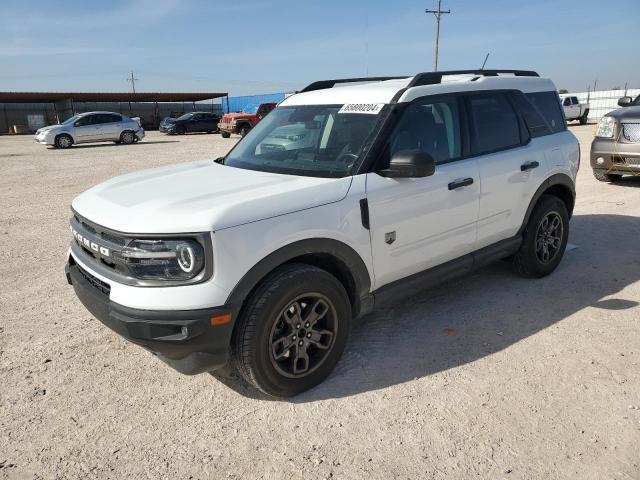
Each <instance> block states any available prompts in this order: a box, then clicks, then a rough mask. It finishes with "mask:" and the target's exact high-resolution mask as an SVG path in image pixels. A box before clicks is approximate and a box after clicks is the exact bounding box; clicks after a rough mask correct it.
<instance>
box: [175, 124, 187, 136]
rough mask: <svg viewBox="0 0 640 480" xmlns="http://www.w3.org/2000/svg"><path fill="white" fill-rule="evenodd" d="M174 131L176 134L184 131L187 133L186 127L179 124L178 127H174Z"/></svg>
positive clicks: (181, 133)
mask: <svg viewBox="0 0 640 480" xmlns="http://www.w3.org/2000/svg"><path fill="white" fill-rule="evenodd" d="M176 133H177V134H178V135H184V134H185V133H187V129H186V128H184V127H182V126H180V127H178V128H176Z"/></svg>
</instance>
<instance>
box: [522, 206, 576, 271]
mask: <svg viewBox="0 0 640 480" xmlns="http://www.w3.org/2000/svg"><path fill="white" fill-rule="evenodd" d="M554 225H558V227H557V228H555V229H554ZM568 238H569V214H568V212H567V207H566V205H565V204H564V202H563V201H562V200H560V199H559V198H558V197H555V196H552V195H543V196H542V197H541V198H540V200H539V201H538V204H537V205H536V207H535V208H534V210H533V213H532V214H531V217H530V218H529V222H528V223H527V226H526V227H525V229H524V234H523V240H522V245H520V249H519V250H518V252H517V253H516V254H515V255H514V256H513V266H514V269H515V271H516V272H517V273H518V274H520V275H521V276H523V277H528V278H541V277H545V276H547V275H549V274H550V273H551V272H553V271H554V270H555V269H556V267H557V266H558V264H559V263H560V261H561V260H562V256H563V255H564V251H565V248H566V247H567V239H568Z"/></svg>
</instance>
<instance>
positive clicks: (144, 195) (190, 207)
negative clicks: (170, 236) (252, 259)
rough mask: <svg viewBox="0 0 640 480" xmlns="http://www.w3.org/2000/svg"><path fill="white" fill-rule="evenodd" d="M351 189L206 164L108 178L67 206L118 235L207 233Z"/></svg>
mask: <svg viewBox="0 0 640 480" xmlns="http://www.w3.org/2000/svg"><path fill="white" fill-rule="evenodd" d="M350 185H351V177H345V178H315V177H301V176H294V175H281V174H275V173H266V172H257V171H252V170H243V169H239V168H233V167H227V166H224V165H219V164H217V163H214V162H213V161H211V160H207V161H200V162H193V163H184V164H179V165H173V166H168V167H161V168H155V169H151V170H144V171H141V172H136V173H132V174H128V175H123V176H120V177H116V178H113V179H111V180H108V181H106V182H104V183H102V184H100V185H97V186H95V187H93V188H91V189H89V190H87V191H86V192H84V193H82V194H81V195H79V196H78V197H76V199H75V200H74V201H73V204H72V207H73V209H74V210H75V211H76V212H78V213H79V214H80V215H82V216H84V217H86V218H87V219H89V220H91V221H93V222H95V223H97V224H99V225H102V226H104V227H106V228H110V229H112V230H117V231H120V232H126V233H188V232H206V231H215V230H221V229H224V228H229V227H233V226H237V225H242V224H244V223H249V222H254V221H257V220H263V219H266V218H270V217H274V216H278V215H284V214H287V213H292V212H295V211H299V210H305V209H308V208H313V207H317V206H320V205H324V204H328V203H333V202H337V201H340V200H342V199H343V198H344V197H345V196H346V195H347V193H348V191H349V187H350Z"/></svg>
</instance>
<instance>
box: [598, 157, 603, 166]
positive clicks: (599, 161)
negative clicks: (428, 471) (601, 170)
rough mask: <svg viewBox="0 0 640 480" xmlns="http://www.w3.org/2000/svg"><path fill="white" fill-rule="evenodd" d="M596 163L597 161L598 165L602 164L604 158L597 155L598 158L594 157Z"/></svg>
mask: <svg viewBox="0 0 640 480" xmlns="http://www.w3.org/2000/svg"><path fill="white" fill-rule="evenodd" d="M596 163H597V164H598V165H604V158H602V157H598V158H596Z"/></svg>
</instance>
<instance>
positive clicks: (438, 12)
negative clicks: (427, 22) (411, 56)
mask: <svg viewBox="0 0 640 480" xmlns="http://www.w3.org/2000/svg"><path fill="white" fill-rule="evenodd" d="M441 3H442V0H438V9H437V10H429V9H427V10H425V13H433V15H434V16H435V17H436V54H435V59H434V62H433V71H434V72H437V71H438V47H439V44H440V17H442V15H444V14H448V13H451V10H442V9H441V8H440V4H441Z"/></svg>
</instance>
